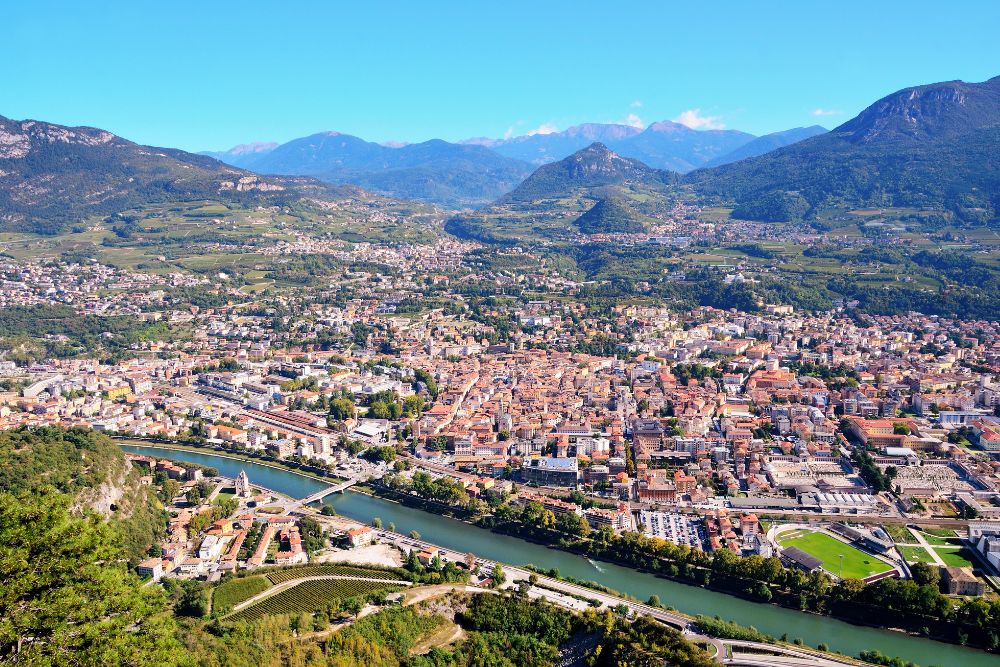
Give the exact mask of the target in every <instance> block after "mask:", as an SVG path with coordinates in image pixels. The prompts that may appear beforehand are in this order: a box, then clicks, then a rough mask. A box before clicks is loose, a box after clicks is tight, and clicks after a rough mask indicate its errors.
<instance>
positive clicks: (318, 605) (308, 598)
mask: <svg viewBox="0 0 1000 667" xmlns="http://www.w3.org/2000/svg"><path fill="white" fill-rule="evenodd" d="M397 590H399V587H398V586H393V585H391V584H389V583H388V582H387V583H385V584H382V583H378V582H375V581H350V580H346V579H325V580H319V581H306V582H303V583H301V584H297V585H295V586H292V587H291V588H289V589H287V590H284V591H281V592H280V593H276V594H274V595H272V596H270V597H267V598H264V599H263V600H261V601H260V602H257V603H256V604H253V605H250V606H249V607H247V608H246V609H242V610H240V611H239V612H237V613H235V614H233V615H232V616H231V617H230V619H231V620H234V621H237V620H240V621H254V620H257V619H259V618H263V617H264V616H274V615H278V614H299V613H303V612H304V613H312V612H315V611H318V610H320V609H323V608H325V607H326V606H327V605H328V604H330V603H331V602H334V601H336V600H343V599H345V598H352V597H357V596H366V595H370V594H372V593H392V592H395V591H397Z"/></svg>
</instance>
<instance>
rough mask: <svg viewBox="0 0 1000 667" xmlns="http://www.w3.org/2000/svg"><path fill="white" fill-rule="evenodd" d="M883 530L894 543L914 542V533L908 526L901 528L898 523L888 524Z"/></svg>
mask: <svg viewBox="0 0 1000 667" xmlns="http://www.w3.org/2000/svg"><path fill="white" fill-rule="evenodd" d="M882 529H883V530H884V531H885V532H887V533H888V534H889V537H891V538H892V539H893V541H894V542H904V543H908V542H912V541H913V533H911V532H910V529H909V528H907V527H906V526H901V525H899V524H898V523H887V524H886V525H884V526H882Z"/></svg>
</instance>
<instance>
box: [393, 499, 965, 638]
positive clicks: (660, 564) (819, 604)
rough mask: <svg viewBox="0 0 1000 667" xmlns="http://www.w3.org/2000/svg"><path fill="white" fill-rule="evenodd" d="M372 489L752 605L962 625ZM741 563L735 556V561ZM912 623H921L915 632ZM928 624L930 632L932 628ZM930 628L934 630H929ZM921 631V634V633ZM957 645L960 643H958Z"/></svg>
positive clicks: (861, 623)
mask: <svg viewBox="0 0 1000 667" xmlns="http://www.w3.org/2000/svg"><path fill="white" fill-rule="evenodd" d="M375 492H376V494H378V495H379V497H380V498H383V499H386V500H388V501H389V502H397V503H400V504H403V505H405V506H407V507H413V508H416V509H418V510H421V511H431V512H433V513H435V514H442V515H445V516H449V517H450V518H452V519H454V520H456V521H461V522H463V523H465V524H467V525H471V526H475V527H477V528H480V529H485V530H489V531H491V532H493V533H496V534H500V535H507V536H511V537H515V538H517V539H521V540H525V541H527V542H531V543H533V544H538V545H540V546H543V547H545V548H549V549H557V550H560V551H563V552H565V553H569V554H573V555H575V556H579V557H583V558H587V559H589V560H591V562H600V563H605V564H609V565H617V566H620V567H624V568H629V569H632V570H635V571H637V572H642V573H644V574H648V575H650V576H653V577H656V578H658V579H663V580H666V581H671V582H674V583H677V584H680V585H684V586H691V587H695V588H699V589H702V590H706V591H713V592H716V593H720V594H723V595H728V596H732V597H735V598H739V599H741V600H746V601H749V602H752V603H756V604H766V605H770V606H775V607H780V608H784V609H787V610H791V611H795V612H798V613H807V614H812V615H815V616H817V617H820V618H824V617H825V618H833V619H837V620H839V621H841V622H845V623H850V624H851V625H855V626H858V627H868V628H876V629H879V630H881V631H885V632H893V633H898V634H901V635H904V636H908V637H927V638H930V639H933V640H934V641H939V642H944V643H949V644H959V642H957V641H956V640H955V634H956V631H958V630H960V631H964V630H965V629H966V626H958V625H955V624H950V625H948V626H946V627H949V628H950V629H951V631H952V632H951V634H947V635H946V634H942V633H941V630H943V628H942V627H940V626H941V624H940V623H939V622H937V621H938V619H935V618H931V617H926V616H920V617H918V616H916V615H913V614H909V615H908V614H904V613H902V612H895V614H894V615H893V619H894V620H893V622H894V624H903V621H906V623H905V625H908V626H909V627H892V626H888V625H886V624H885V623H884V621H885V620H886V618H887V616H886V615H885V614H884V612H885V608H883V607H877V608H876V607H873V606H872V605H870V604H865V603H862V602H845V601H838V600H836V599H833V598H831V597H830V594H829V593H826V594H817V593H814V592H811V591H808V590H806V589H805V588H803V589H801V590H796V589H793V588H785V587H783V586H781V585H779V583H777V582H771V581H763V580H758V579H754V578H752V577H748V576H745V575H743V574H741V573H739V572H735V571H725V570H720V569H718V568H716V567H715V565H714V562H713V561H712V560H711V559H705V560H704V562H701V563H699V562H688V561H683V560H671V559H670V558H663V557H660V556H656V555H654V554H650V553H646V552H644V551H642V550H641V549H639V548H638V546H637V543H636V542H635V541H634V540H632V541H629V540H625V541H624V543H623V544H624V546H616V545H615V544H614V543H611V544H609V543H605V542H599V541H596V540H594V539H592V538H588V537H580V536H572V535H568V534H566V533H562V532H559V531H557V530H554V529H552V528H542V527H540V526H536V525H527V524H525V523H523V522H520V521H512V522H506V523H498V522H497V521H496V516H495V515H487V516H483V517H479V518H478V519H476V520H472V519H471V515H470V514H469V513H468V512H466V511H463V510H462V509H461V508H455V507H452V506H447V505H443V504H442V503H440V502H438V501H434V500H428V499H425V498H420V497H416V496H412V495H410V494H407V493H403V492H400V491H398V490H395V489H391V488H388V487H385V486H376V488H375ZM738 562H741V561H738ZM917 628H924V629H922V630H920V631H919V632H918V631H917ZM932 628H933V629H934V631H932ZM935 631H936V632H935ZM921 633H922V634H921ZM959 645H961V644H959Z"/></svg>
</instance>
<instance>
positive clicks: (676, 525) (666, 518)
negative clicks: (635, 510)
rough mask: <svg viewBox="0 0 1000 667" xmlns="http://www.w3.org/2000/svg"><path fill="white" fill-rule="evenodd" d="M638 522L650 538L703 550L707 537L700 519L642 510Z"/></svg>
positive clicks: (672, 513)
mask: <svg viewBox="0 0 1000 667" xmlns="http://www.w3.org/2000/svg"><path fill="white" fill-rule="evenodd" d="M639 520H640V521H641V522H642V526H643V528H644V529H645V533H646V534H647V535H649V536H650V537H659V538H661V539H664V540H667V541H669V542H673V543H674V544H684V545H687V546H689V547H691V548H694V549H704V545H705V541H706V539H707V535H706V533H705V525H704V524H703V523H702V521H701V519H699V518H697V517H692V516H688V515H684V514H677V513H674V512H651V511H648V510H643V511H642V512H640V513H639Z"/></svg>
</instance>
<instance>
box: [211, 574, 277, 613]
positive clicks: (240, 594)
mask: <svg viewBox="0 0 1000 667" xmlns="http://www.w3.org/2000/svg"><path fill="white" fill-rule="evenodd" d="M270 587H271V582H270V581H268V580H267V577H262V576H260V575H257V576H255V577H242V578H240V579H230V580H229V581H225V582H223V583H221V584H219V585H218V586H216V588H215V592H213V593H212V608H213V609H214V610H215V612H216V613H217V614H225V613H227V612H229V611H230V610H232V608H233V607H235V606H236V605H238V604H239V603H241V602H243V601H244V600H249V599H250V598H252V597H253V596H255V595H257V594H258V593H263V592H264V591H266V590H267V589H268V588H270Z"/></svg>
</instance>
